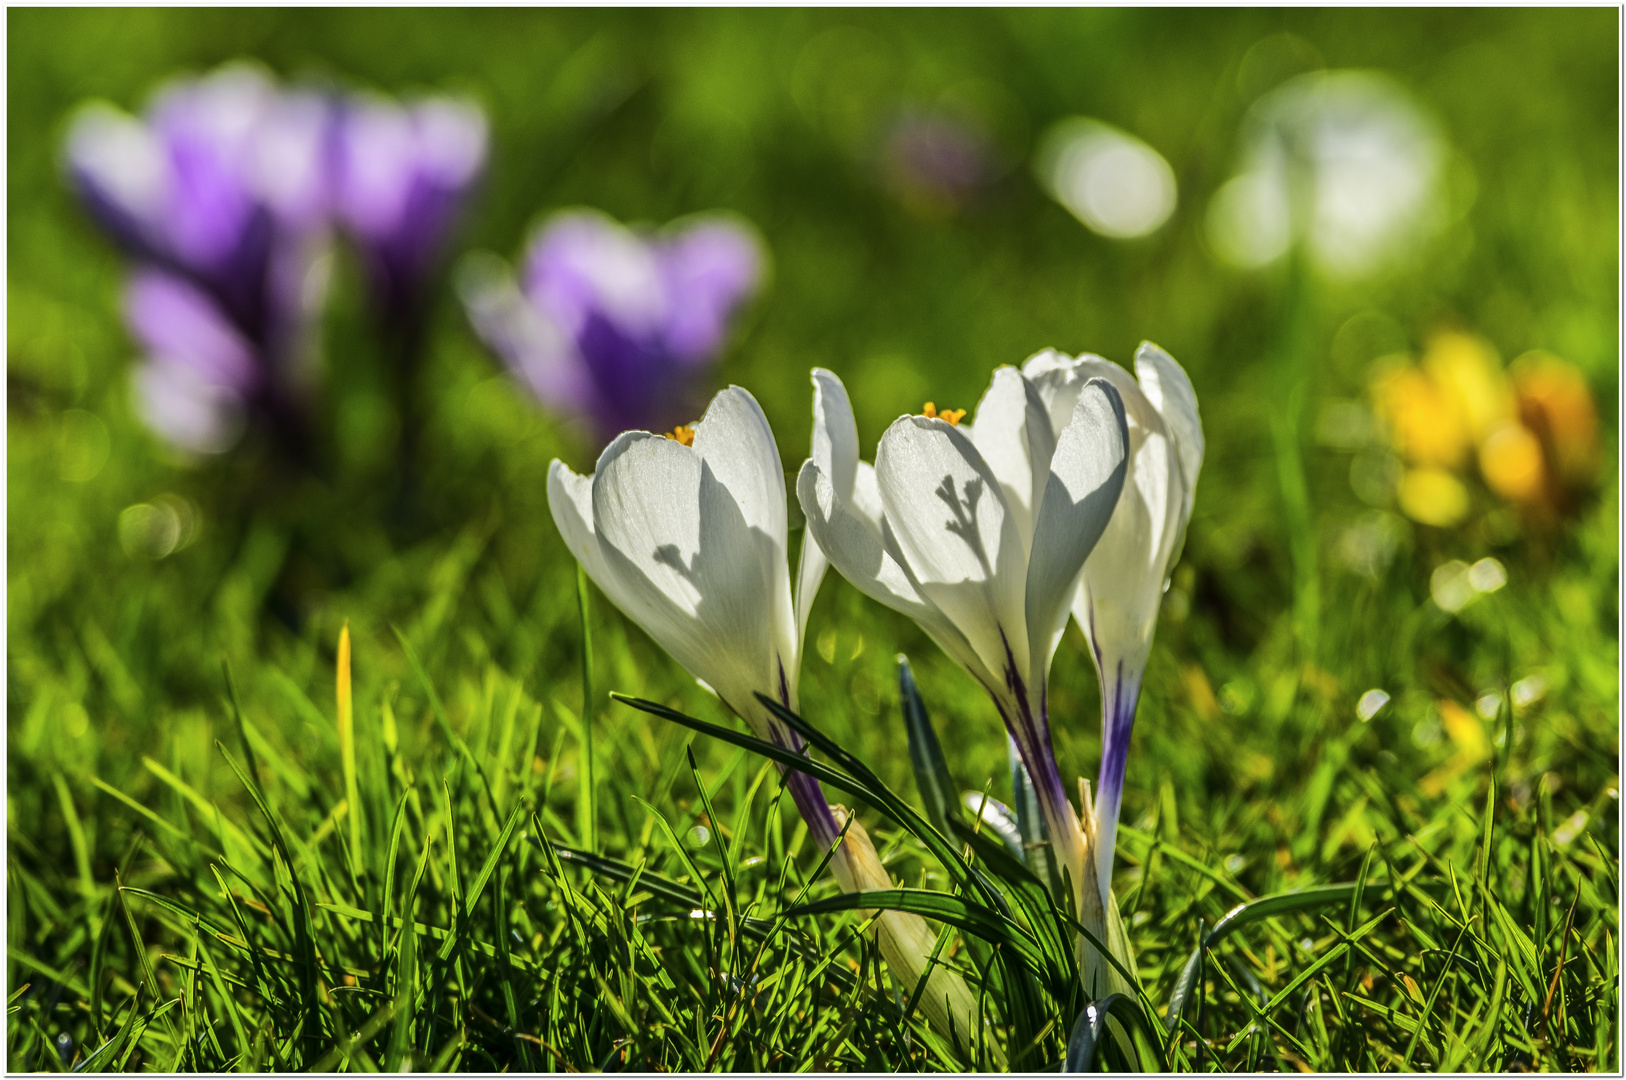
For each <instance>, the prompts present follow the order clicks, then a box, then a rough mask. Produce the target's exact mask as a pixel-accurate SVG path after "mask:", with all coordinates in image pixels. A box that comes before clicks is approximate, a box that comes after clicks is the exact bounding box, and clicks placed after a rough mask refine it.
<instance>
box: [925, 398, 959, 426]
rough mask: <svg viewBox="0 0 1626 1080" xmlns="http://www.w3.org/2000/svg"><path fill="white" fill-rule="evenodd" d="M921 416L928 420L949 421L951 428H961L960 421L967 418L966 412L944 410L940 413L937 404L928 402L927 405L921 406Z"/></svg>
mask: <svg viewBox="0 0 1626 1080" xmlns="http://www.w3.org/2000/svg"><path fill="white" fill-rule="evenodd" d="M920 415H922V416H924V417H925V418H926V419H928V420H947V421H948V422H949V425H950V426H951V427H959V426H960V421H961V420H962V419H964V418H965V410H964V409H944V410H942V411H941V412H939V411H938V409H937V404H936V402H931V401H928V402H926V404H925V405H922V406H921V408H920Z"/></svg>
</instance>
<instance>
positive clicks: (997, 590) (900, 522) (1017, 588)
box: [875, 416, 1028, 690]
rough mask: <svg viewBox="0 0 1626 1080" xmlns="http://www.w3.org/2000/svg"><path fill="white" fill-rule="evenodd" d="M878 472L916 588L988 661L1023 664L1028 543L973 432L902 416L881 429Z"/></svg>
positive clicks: (890, 523) (1002, 667) (1002, 668)
mask: <svg viewBox="0 0 1626 1080" xmlns="http://www.w3.org/2000/svg"><path fill="white" fill-rule="evenodd" d="M875 476H876V479H877V481H879V484H880V489H881V501H882V503H883V504H884V505H885V507H886V524H887V527H888V528H889V529H890V531H891V535H892V538H893V540H894V541H895V543H896V544H897V546H898V550H899V552H900V554H901V555H902V556H903V558H902V560H901V561H902V562H903V565H904V566H906V567H907V568H908V570H909V572H910V577H911V579H912V580H913V582H914V583H915V587H916V588H917V589H919V590H920V594H921V596H922V597H923V598H924V599H925V600H927V601H928V602H929V603H931V604H932V605H933V606H934V607H936V608H937V609H938V610H939V611H941V612H942V613H943V615H944V616H945V617H946V618H947V619H948V620H949V621H950V622H951V623H953V624H954V625H955V626H956V627H958V628H959V630H960V632H961V633H962V634H964V635H965V637H966V639H967V641H969V642H970V644H971V647H972V649H973V650H975V652H976V654H977V656H978V658H979V659H980V660H981V661H982V664H983V666H984V667H986V668H987V669H989V670H991V671H994V672H999V673H1002V674H1003V673H1007V672H1012V673H1017V674H1020V673H1022V672H1025V671H1027V670H1028V665H1027V660H1028V648H1027V619H1026V615H1025V612H1024V610H1023V599H1024V586H1025V579H1026V576H1027V575H1026V570H1027V558H1026V554H1027V553H1026V552H1025V551H1024V550H1023V548H1022V542H1021V539H1020V537H1019V535H1018V533H1017V527H1016V522H1015V520H1014V519H1013V518H1012V516H1011V513H1010V511H1009V509H1008V508H1007V506H1006V504H1005V495H1004V491H1003V490H1002V489H1001V487H1000V484H999V481H998V480H997V479H995V477H994V475H993V473H992V472H991V471H989V468H988V465H987V463H986V462H985V461H983V459H982V455H981V454H979V453H978V452H977V448H976V447H975V446H973V445H972V444H971V440H969V439H967V438H966V437H965V435H963V434H962V433H961V432H960V431H959V430H958V429H957V428H955V427H954V426H952V425H951V424H949V423H947V422H946V421H943V420H937V419H928V418H926V417H923V416H904V417H900V418H899V419H898V420H896V421H894V422H893V424H892V426H891V427H890V428H888V429H887V431H886V434H885V435H883V436H882V437H881V445H880V448H879V449H878V450H877V451H876V454H875ZM1004 682H1005V679H1004V678H1001V679H1000V684H1003V683H1004ZM989 689H990V690H994V689H995V687H989Z"/></svg>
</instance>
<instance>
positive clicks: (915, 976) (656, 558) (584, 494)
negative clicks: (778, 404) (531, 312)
mask: <svg viewBox="0 0 1626 1080" xmlns="http://www.w3.org/2000/svg"><path fill="white" fill-rule="evenodd" d="M548 505H549V507H550V508H551V509H552V511H553V520H554V523H555V524H556V525H557V526H558V528H559V532H560V534H561V535H562V536H563V537H564V539H565V543H566V544H567V545H569V547H570V551H571V553H572V554H573V555H575V556H576V558H577V559H578V560H579V561H580V562H581V565H582V568H583V569H584V570H586V571H587V576H588V577H590V578H592V579H593V581H594V582H595V583H597V585H598V587H599V588H600V589H602V590H603V591H604V593H605V595H606V596H608V597H609V598H610V601H611V602H612V603H613V604H615V606H616V607H618V608H620V609H621V611H622V612H623V613H624V614H625V615H626V616H627V617H628V618H630V619H632V621H633V622H635V623H637V624H638V625H639V626H641V627H643V628H644V630H645V631H646V632H647V633H648V634H649V636H650V637H652V638H654V639H655V642H656V643H657V644H658V645H660V646H661V648H663V649H665V650H666V651H667V652H668V653H670V654H671V656H672V658H673V659H675V660H676V661H677V662H678V663H679V664H681V665H682V666H683V668H684V669H685V670H686V671H688V672H689V674H690V675H693V676H694V677H695V678H696V679H698V680H700V681H701V682H702V683H703V684H704V685H706V686H707V687H709V688H710V689H711V690H713V691H714V692H715V693H716V694H717V696H718V697H719V698H721V699H722V701H723V703H724V704H725V705H727V706H728V707H729V708H730V709H732V710H733V711H734V712H735V713H736V714H737V715H738V716H739V717H740V718H741V719H743V720H744V721H745V722H746V723H747V724H748V725H749V726H750V728H751V730H752V732H753V733H754V734H756V735H757V737H759V738H761V739H765V740H768V741H771V742H774V743H776V744H778V745H780V746H785V747H790V748H792V749H800V748H801V746H802V742H801V739H800V738H799V737H798V736H797V735H796V733H795V732H794V731H791V730H789V729H787V728H786V727H785V726H784V725H782V724H781V723H780V722H779V721H778V720H777V719H775V717H774V716H773V714H772V713H771V712H769V710H768V709H767V708H766V707H764V706H763V705H762V703H761V702H760V701H758V700H757V698H756V696H755V695H756V694H757V693H758V692H760V693H763V694H766V695H768V696H770V697H773V698H776V699H777V700H778V701H780V702H781V703H782V704H784V705H785V706H786V707H787V708H789V709H795V708H796V707H797V699H796V680H797V673H798V671H799V669H800V665H801V655H802V628H803V626H804V625H805V624H806V618H807V609H808V607H810V606H811V605H812V603H813V596H814V594H815V593H816V592H817V591H818V587H819V582H820V581H821V579H822V578H823V576H824V564H823V562H822V560H821V559H819V557H818V555H817V552H813V551H810V552H807V553H805V555H804V559H803V566H802V572H801V573H800V574H799V578H800V580H799V583H798V585H799V587H798V595H797V596H796V597H795V599H794V601H793V599H792V596H791V588H790V571H789V564H788V561H787V557H786V548H787V544H786V521H785V476H784V468H783V466H782V465H781V463H780V460H779V450H778V447H777V446H776V445H775V443H774V437H773V432H772V430H770V428H769V427H768V420H767V418H766V417H765V416H763V414H762V409H761V407H760V406H758V404H757V402H756V399H755V398H753V397H752V396H751V395H750V394H749V393H747V392H746V391H745V390H742V389H740V388H739V387H737V386H731V387H729V388H728V389H727V390H724V391H722V392H721V393H719V394H718V395H717V396H716V397H715V398H713V399H712V402H711V405H710V407H709V408H708V409H707V410H706V415H705V417H704V418H703V419H702V420H701V421H700V422H699V423H697V424H696V425H695V426H694V427H693V428H679V429H678V430H677V431H676V432H675V433H674V435H673V436H671V437H663V436H660V435H654V434H651V433H650V432H647V431H629V432H625V433H623V434H622V435H620V436H618V437H617V438H616V439H615V441H613V442H612V443H610V445H609V446H607V447H606V448H605V449H604V452H603V453H602V454H600V455H599V459H598V465H597V467H596V468H595V470H594V472H593V475H592V476H581V475H579V474H577V473H575V472H572V471H571V470H570V469H569V468H568V467H567V466H566V465H565V464H564V463H562V462H560V461H558V460H555V461H554V462H553V463H552V465H551V466H550V467H549V470H548ZM803 546H804V548H806V547H808V546H809V545H806V544H805V543H804V545H803ZM787 786H788V787H789V788H790V792H791V796H792V797H793V798H794V799H795V801H796V805H797V808H798V809H799V810H800V811H801V814H802V817H803V818H804V819H805V820H806V822H807V826H808V831H809V835H810V836H811V838H812V840H813V842H814V843H815V844H817V845H819V846H821V847H823V848H829V847H830V846H831V845H832V844H834V843H835V842H836V840H837V838H838V837H839V836H840V835H841V826H842V822H841V820H838V817H837V811H835V810H834V809H832V808H831V806H830V805H829V804H828V803H827V802H826V801H825V798H824V793H823V791H822V790H821V789H820V786H819V784H818V782H817V781H816V780H814V779H813V778H812V777H810V776H808V775H807V774H805V773H801V772H796V771H791V772H790V774H789V779H788V780H787ZM830 869H831V872H832V873H833V874H834V875H835V878H836V880H837V882H838V883H839V884H840V885H841V888H842V889H843V891H846V892H855V891H865V890H874V889H889V888H892V887H893V885H892V881H891V878H890V877H889V875H888V874H887V872H886V869H885V868H884V867H883V866H882V865H881V861H880V859H879V857H878V856H877V855H876V853H875V849H874V847H873V846H872V845H871V843H870V840H869V837H868V836H867V835H866V834H865V833H864V830H863V828H862V826H860V825H859V824H858V823H857V822H856V821H855V822H853V823H852V825H851V826H850V827H849V828H848V832H847V837H846V839H845V840H844V841H842V844H841V847H840V849H839V850H838V851H837V852H836V854H835V856H834V857H833V858H832V859H831V861H830ZM877 921H878V924H879V934H880V943H881V951H882V955H883V956H884V957H885V958H886V961H887V963H888V965H889V966H890V967H891V969H892V972H893V974H894V976H895V977H896V978H897V979H898V980H899V982H900V983H901V984H903V985H904V986H906V987H908V988H909V989H910V991H911V992H912V991H913V988H914V987H915V986H916V985H917V984H918V982H919V979H920V976H921V975H922V974H923V973H924V971H925V970H926V963H927V960H928V958H929V957H930V954H931V951H932V947H933V945H934V944H935V942H936V935H935V933H933V931H932V929H931V927H930V926H928V925H927V923H926V922H925V921H924V920H922V919H921V918H920V917H919V916H916V915H911V914H907V913H904V912H897V911H885V912H882V913H881V915H880V918H879V919H878V920H877ZM921 1010H922V1011H923V1012H924V1013H925V1014H926V1015H927V1017H928V1018H929V1019H930V1020H931V1021H932V1022H933V1024H934V1025H935V1026H936V1027H937V1028H938V1030H939V1031H941V1032H943V1033H944V1034H948V1033H949V1032H950V1031H951V1030H952V1031H953V1032H955V1033H956V1034H957V1035H958V1036H959V1038H960V1039H961V1040H962V1041H965V1042H969V1041H970V1039H971V1037H972V1035H971V1033H972V1031H973V1027H972V1025H973V1023H974V1018H975V1016H976V1012H977V1010H976V1002H975V999H974V998H973V997H972V996H971V994H970V992H969V991H968V990H967V989H966V986H965V984H964V983H963V982H962V981H961V980H960V979H959V977H958V976H956V975H954V974H953V973H952V972H949V971H947V970H945V969H944V968H942V967H937V968H935V969H934V970H933V973H932V975H931V979H930V982H929V983H928V985H927V988H926V991H925V992H924V993H923V994H922V995H921Z"/></svg>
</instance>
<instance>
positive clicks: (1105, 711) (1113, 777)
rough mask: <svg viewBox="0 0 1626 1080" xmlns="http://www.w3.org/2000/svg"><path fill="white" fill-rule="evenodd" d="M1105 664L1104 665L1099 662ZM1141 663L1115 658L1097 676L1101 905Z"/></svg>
mask: <svg viewBox="0 0 1626 1080" xmlns="http://www.w3.org/2000/svg"><path fill="white" fill-rule="evenodd" d="M1103 666H1105V665H1103ZM1143 670H1144V667H1143V666H1142V664H1141V663H1139V662H1136V663H1129V662H1127V661H1125V660H1123V659H1119V660H1118V661H1117V662H1116V663H1115V664H1113V665H1112V666H1111V668H1110V670H1106V671H1103V672H1102V678H1101V686H1102V691H1101V775H1100V779H1099V780H1098V781H1097V783H1096V789H1095V877H1096V881H1097V883H1098V884H1099V886H1100V888H1101V906H1102V908H1103V909H1105V908H1106V907H1108V906H1109V901H1108V897H1109V896H1110V895H1111V892H1112V861H1113V853H1114V849H1115V847H1116V845H1117V842H1118V813H1119V811H1120V809H1121V808H1122V806H1123V793H1124V770H1125V767H1126V766H1127V765H1128V762H1129V737H1130V734H1131V733H1132V732H1133V731H1134V728H1135V707H1136V705H1137V704H1138V703H1139V701H1140V682H1141V674H1142V672H1143Z"/></svg>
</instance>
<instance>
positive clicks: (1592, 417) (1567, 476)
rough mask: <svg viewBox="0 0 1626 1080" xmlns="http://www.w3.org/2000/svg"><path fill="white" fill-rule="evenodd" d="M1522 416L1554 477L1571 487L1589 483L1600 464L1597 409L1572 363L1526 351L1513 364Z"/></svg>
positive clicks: (1541, 353) (1514, 380)
mask: <svg viewBox="0 0 1626 1080" xmlns="http://www.w3.org/2000/svg"><path fill="white" fill-rule="evenodd" d="M1513 385H1514V388H1515V390H1516V393H1517V395H1518V408H1519V419H1520V420H1521V421H1523V422H1524V425H1525V426H1526V427H1528V428H1529V429H1530V430H1531V432H1532V433H1533V434H1534V435H1535V437H1536V438H1537V439H1539V440H1540V441H1541V445H1542V449H1543V450H1545V451H1546V453H1547V461H1548V464H1549V466H1550V467H1551V469H1552V472H1553V474H1554V476H1553V478H1554V479H1555V480H1557V481H1558V482H1559V483H1560V484H1562V485H1563V486H1565V487H1567V488H1571V489H1574V488H1580V487H1584V486H1585V485H1586V484H1588V483H1590V482H1591V480H1592V479H1593V474H1594V472H1595V470H1596V468H1597V464H1598V413H1597V410H1596V408H1595V407H1594V406H1593V404H1592V391H1591V390H1589V389H1588V388H1587V384H1586V379H1585V378H1584V377H1583V376H1582V375H1581V373H1580V372H1579V371H1577V370H1576V369H1575V368H1574V367H1573V366H1572V365H1570V364H1567V363H1565V362H1564V361H1562V360H1560V359H1559V358H1558V357H1556V356H1553V355H1551V354H1549V353H1543V352H1528V353H1525V354H1524V355H1523V356H1521V357H1519V359H1518V360H1517V361H1515V362H1514V365H1513Z"/></svg>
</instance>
